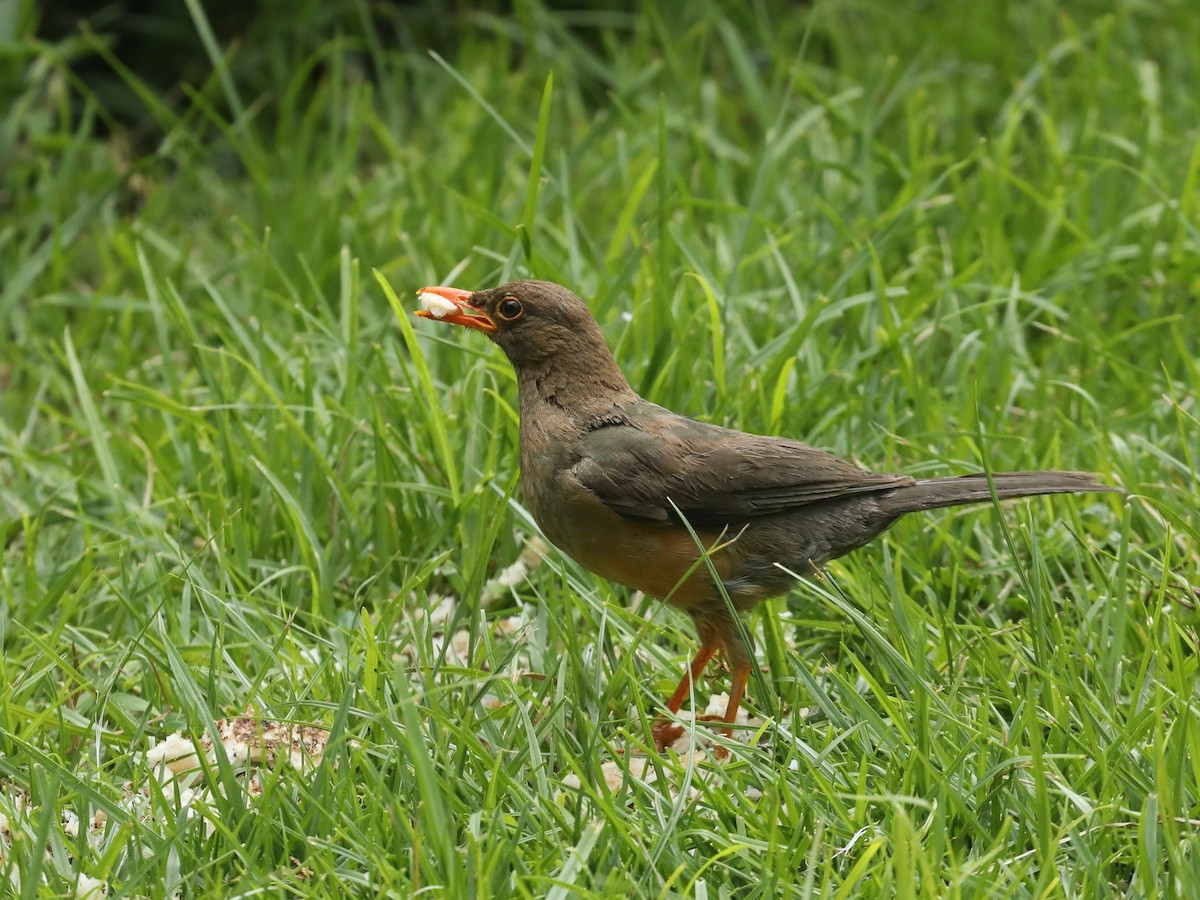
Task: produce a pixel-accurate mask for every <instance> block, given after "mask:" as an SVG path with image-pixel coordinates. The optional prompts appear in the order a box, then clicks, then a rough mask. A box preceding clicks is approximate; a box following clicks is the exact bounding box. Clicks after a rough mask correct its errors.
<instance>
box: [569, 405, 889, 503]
mask: <svg viewBox="0 0 1200 900" xmlns="http://www.w3.org/2000/svg"><path fill="white" fill-rule="evenodd" d="M646 406H647V407H650V404H646ZM578 451H579V454H578V456H577V458H576V462H575V463H574V465H573V466H572V470H571V471H572V474H573V476H574V477H575V478H576V479H577V480H578V481H579V482H580V484H582V485H583V486H584V487H585V488H587V489H588V490H589V491H591V492H592V493H594V494H595V495H596V496H597V497H598V498H599V499H600V500H601V501H602V502H603V503H604V504H605V505H606V506H608V507H609V508H610V509H612V510H613V511H614V512H618V513H620V514H621V515H624V516H630V517H633V518H638V519H646V520H650V521H658V522H669V521H674V520H677V519H678V518H679V513H682V514H683V516H684V517H685V518H686V519H687V520H688V521H689V522H690V523H692V524H693V525H726V524H729V523H731V522H739V521H746V520H749V519H753V518H757V517H759V516H768V515H772V514H774V513H781V512H786V511H788V510H791V509H795V508H797V507H802V506H807V505H809V504H813V503H820V502H822V501H826V500H833V499H837V498H839V497H845V496H848V495H852V494H862V493H871V492H877V491H886V490H890V489H893V488H898V487H903V486H904V485H907V484H912V483H913V479H911V478H909V477H908V476H904V475H880V474H877V473H874V472H868V471H867V470H865V469H861V468H859V467H858V466H856V465H854V464H852V463H849V462H846V461H845V460H843V459H840V458H838V457H836V456H833V455H832V454H829V453H825V452H824V451H822V450H818V449H817V448H815V447H810V446H809V445H807V444H802V443H800V442H799V441H790V440H786V439H783V438H772V437H764V436H762V435H754V434H745V433H743V432H739V431H731V430H729V429H725V428H720V427H718V426H715V425H707V424H705V423H703V422H696V421H694V420H692V419H686V418H684V417H682V416H677V415H675V414H674V413H670V412H669V411H667V410H663V409H661V407H650V409H649V410H642V411H640V412H639V413H638V414H637V415H635V416H629V417H627V418H626V419H625V420H624V421H621V422H617V423H614V424H609V423H606V424H605V425H604V426H603V427H599V428H595V429H593V430H591V431H588V432H586V433H585V434H584V435H583V437H582V439H581V441H580V444H579V447H578ZM677 509H678V512H676V510H677Z"/></svg>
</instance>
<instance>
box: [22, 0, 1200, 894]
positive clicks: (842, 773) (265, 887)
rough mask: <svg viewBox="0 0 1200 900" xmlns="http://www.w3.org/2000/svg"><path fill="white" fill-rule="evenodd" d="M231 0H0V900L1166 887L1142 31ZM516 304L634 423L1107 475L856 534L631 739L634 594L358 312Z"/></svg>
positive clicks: (498, 404)
mask: <svg viewBox="0 0 1200 900" xmlns="http://www.w3.org/2000/svg"><path fill="white" fill-rule="evenodd" d="M266 6H267V7H269V8H268V9H266V10H265V11H262V12H260V13H258V14H257V15H256V16H254V17H248V18H247V21H246V22H245V24H244V25H243V26H242V27H240V28H239V29H238V30H236V32H233V33H230V32H229V31H227V30H223V29H222V28H220V27H218V26H219V22H218V20H217V18H216V17H215V15H212V14H210V13H211V12H212V11H210V10H207V9H206V7H205V4H204V3H203V2H202V0H187V2H186V3H184V4H179V5H178V7H179V9H178V11H177V14H176V15H173V16H168V14H167V13H166V12H161V13H160V14H159V15H161V21H160V20H158V19H156V18H155V14H148V15H149V19H142V20H138V21H137V22H134V20H133V19H129V20H128V21H124V22H123V20H122V19H121V17H120V16H112V15H110V16H108V17H107V18H105V17H101V18H100V19H98V20H97V21H94V22H93V23H92V25H91V27H89V28H85V29H75V30H74V31H73V32H71V33H70V34H68V35H66V36H62V37H57V38H54V39H48V38H47V39H40V40H39V39H35V38H34V33H35V30H36V24H37V22H36V20H37V17H38V14H39V8H40V4H37V3H35V2H34V0H17V2H14V3H12V4H10V5H9V7H8V11H7V12H5V13H3V14H2V15H0V46H2V47H3V49H4V54H3V57H2V60H3V61H0V99H2V100H3V101H4V102H2V103H0V210H2V214H0V554H2V555H0V645H2V647H3V661H2V663H0V885H3V887H0V895H3V894H4V892H5V891H6V890H9V888H10V886H11V890H10V893H11V895H12V896H14V897H23V898H32V897H49V896H63V895H66V896H88V895H89V891H90V892H91V893H90V896H93V897H98V896H100V892H106V893H107V896H109V897H123V896H134V897H155V898H157V897H173V896H183V897H217V896H258V895H262V896H281V897H328V896H343V895H345V896H369V897H375V896H398V897H403V896H411V895H414V894H416V893H417V892H420V893H421V895H422V896H438V897H451V898H459V897H480V898H485V897H507V896H519V897H520V896H523V897H554V898H567V897H609V896H646V897H675V896H680V897H685V896H686V897H700V898H718V897H730V898H733V897H737V898H746V897H773V896H820V897H839V898H841V897H883V898H891V897H972V898H973V897H1038V898H1060V897H1061V898H1074V897H1108V896H1128V897H1180V896H1200V837H1198V836H1197V833H1198V828H1200V718H1198V716H1197V712H1198V705H1200V702H1198V700H1200V698H1198V695H1197V627H1196V626H1197V622H1198V621H1200V616H1198V615H1197V613H1196V605H1197V604H1200V482H1198V481H1197V474H1198V466H1200V420H1198V418H1200V401H1198V399H1197V398H1198V395H1200V185H1198V181H1200V91H1198V90H1197V89H1196V85H1197V84H1200V17H1198V16H1196V15H1195V11H1194V9H1193V8H1192V4H1191V3H1189V2H1184V0H1176V2H1171V0H1164V2H1160V3H1122V4H1116V5H1114V6H1112V8H1108V7H1107V6H1106V5H1104V4H1097V3H1092V2H1086V0H1078V2H1073V3H1066V4H1059V3H1050V2H1042V0H1030V2H1027V3H1014V4H1006V3H988V2H984V3H976V4H971V5H970V6H969V11H968V9H967V7H965V6H963V5H961V4H952V3H947V2H930V3H891V2H885V0H859V2H842V0H829V2H825V0H818V2H814V3H810V4H794V3H783V2H778V3H775V2H767V0H762V2H755V3H747V4H721V3H713V2H696V3H690V4H676V3H649V4H645V5H643V6H642V7H641V8H640V11H639V12H637V13H632V12H628V11H622V10H621V9H620V8H618V7H619V6H620V5H619V4H615V3H614V4H609V5H606V6H607V7H610V8H604V9H601V8H595V9H592V10H590V11H581V9H580V8H581V7H584V6H585V4H579V5H577V6H576V7H573V8H572V9H571V10H569V11H567V10H559V11H554V10H550V9H547V8H546V7H545V6H543V5H542V4H541V3H540V2H539V0H523V2H520V3H517V4H515V7H516V9H515V11H510V12H506V13H503V14H501V13H499V12H488V11H485V8H490V7H493V6H495V7H497V8H498V7H499V6H500V5H499V4H483V5H481V7H480V8H477V9H476V10H474V11H472V10H470V9H468V8H467V7H468V6H469V5H468V4H457V5H456V7H457V8H456V11H454V12H450V11H443V10H442V8H441V5H440V4H432V3H430V4H420V3H414V4H388V3H383V2H378V3H371V2H369V0H339V2H334V3H318V2H316V0H305V2H300V3H296V4H266ZM164 9H165V7H164ZM139 23H140V27H147V28H148V30H149V32H150V33H152V34H155V35H157V37H156V40H160V41H161V42H162V44H163V45H164V46H165V47H168V48H169V46H174V45H173V44H170V42H169V41H168V40H167V38H169V37H170V38H175V39H177V40H178V41H180V42H182V43H190V44H191V45H194V47H195V48H197V50H196V54H195V55H193V56H191V57H189V62H188V65H187V66H186V67H185V66H184V65H183V64H182V59H181V61H180V66H179V69H180V71H178V72H174V71H172V80H171V82H170V84H167V85H166V86H164V85H163V84H161V83H159V82H157V81H155V80H153V79H151V78H149V77H148V76H147V75H146V74H145V71H144V70H143V69H142V68H141V67H140V65H139V64H140V63H141V62H142V60H139V59H137V58H133V57H132V56H123V55H122V54H123V51H122V46H123V45H122V43H121V42H119V41H114V40H112V39H111V38H112V36H113V35H114V34H116V33H117V32H118V31H119V30H120V29H121V28H122V27H123V25H125V26H128V27H134V26H135V25H139ZM147 23H148V24H147ZM155 28H158V29H159V30H158V31H155ZM172 29H173V30H172ZM167 59H168V62H167V65H168V70H169V71H170V60H169V56H168V57H167ZM84 64H87V68H83V66H84ZM159 65H160V66H161V65H163V63H162V61H161V60H160V62H159ZM185 68H186V72H185V71H184V69H185ZM159 71H161V69H160V70H159ZM81 73H82V74H81ZM184 76H186V77H187V79H188V81H187V82H186V83H185V84H183V85H178V84H176V82H177V81H178V79H179V78H181V77H184ZM527 276H529V277H538V278H545V279H550V280H554V281H558V282H560V283H563V284H565V285H568V286H570V287H571V288H572V289H574V290H575V291H577V292H578V293H579V294H580V295H581V296H583V297H585V298H586V299H587V300H588V302H589V305H590V307H591V309H592V310H593V312H594V313H595V315H596V317H597V319H598V321H599V322H600V323H601V326H602V328H603V329H604V331H605V334H606V335H607V337H608V340H609V343H610V346H611V347H612V348H613V351H614V353H615V355H616V357H617V359H618V361H619V362H620V364H621V365H622V367H623V369H624V371H625V373H626V374H627V376H628V378H629V380H630V383H631V384H632V385H633V386H634V388H635V389H636V390H637V391H639V393H641V394H642V395H643V396H645V397H647V398H648V399H650V400H653V401H654V402H656V403H660V404H662V405H664V406H668V407H670V408H672V409H675V410H678V411H680V412H684V413H686V414H688V415H692V416H694V417H697V418H701V419H704V420H706V421H710V422H714V423H718V424H722V425H730V426H736V427H738V428H741V429H744V430H748V431H756V432H761V433H770V434H784V435H788V436H791V437H796V438H801V439H803V440H806V441H808V442H810V443H813V444H816V445H818V446H820V447H822V448H825V449H828V450H831V451H833V452H836V453H838V454H840V455H843V456H846V457H849V458H851V459H854V460H855V461H857V462H859V463H861V464H863V465H866V466H868V467H870V468H873V469H875V470H879V471H895V472H904V473H908V474H912V475H916V476H922V477H930V476H935V475H952V474H963V473H969V472H975V471H980V470H984V469H986V470H992V471H1002V470H1007V469H1036V468H1067V469H1082V470H1087V471H1094V472H1096V473H1098V474H1099V476H1100V477H1101V478H1102V479H1103V480H1104V481H1106V482H1108V483H1110V484H1112V485H1115V486H1119V487H1120V488H1121V489H1122V491H1123V493H1120V494H1103V495H1078V496H1065V497H1053V498H1038V499H1035V500H1027V501H1019V502H1015V503H1005V504H1003V505H990V506H989V505H986V504H985V505H982V506H979V507H973V508H963V509H957V510H950V511H940V512H936V513H930V514H927V515H924V516H910V517H908V518H906V519H905V520H904V521H902V522H901V523H900V524H898V525H897V526H896V527H894V528H893V529H892V530H891V531H889V532H888V533H887V534H886V535H885V536H884V537H883V538H881V539H880V540H878V541H876V542H874V543H873V544H871V545H869V546H868V547H866V548H864V549H862V550H859V551H857V552H855V553H854V554H852V555H850V556H847V557H845V558H843V559H841V560H838V561H836V562H834V563H833V564H831V565H830V566H829V567H828V569H827V571H826V573H825V575H824V577H823V578H820V579H818V580H814V581H810V582H803V583H800V582H798V583H797V585H796V587H795V588H794V589H793V590H792V591H791V592H789V594H788V595H787V596H785V597H782V598H778V599H776V600H772V601H770V602H768V603H765V604H763V605H762V606H761V607H760V609H759V612H758V613H756V614H755V615H754V616H753V617H751V618H750V619H749V620H748V623H747V624H748V628H749V629H750V630H751V632H753V634H754V635H755V636H756V644H757V658H758V662H759V663H760V664H761V665H760V666H759V667H758V669H757V670H756V672H755V674H754V677H753V678H752V680H751V685H750V690H749V700H748V707H749V712H750V714H751V716H752V725H751V727H748V728H746V729H743V730H742V731H741V732H739V735H738V737H739V738H740V740H737V741H733V742H731V743H730V745H729V756H728V758H727V759H725V760H719V759H717V758H716V756H715V754H714V753H713V752H711V750H710V751H709V752H703V753H694V754H683V755H679V754H677V753H675V752H674V751H667V752H665V753H662V754H659V753H656V752H654V751H653V749H652V742H651V741H650V731H649V729H650V725H651V724H652V722H653V721H654V718H655V716H656V715H658V714H659V712H660V710H661V704H662V702H663V699H664V698H665V696H666V695H667V694H668V693H669V692H670V690H671V688H672V687H673V686H674V684H675V682H676V681H677V680H678V678H679V675H680V673H681V672H682V669H683V666H684V664H685V662H686V660H687V659H688V657H689V655H690V654H691V652H693V650H694V648H695V638H694V635H693V634H692V633H691V630H690V625H689V624H688V622H687V621H686V620H685V619H683V618H682V617H680V616H679V615H678V614H676V613H675V612H673V611H672V610H670V609H668V608H665V607H662V606H660V605H659V604H657V603H656V602H654V601H652V600H649V599H646V598H642V597H639V596H630V594H629V592H628V591H626V590H625V589H623V588H620V587H617V586H614V585H612V584H609V583H608V582H606V581H604V580H603V579H600V578H598V577H596V576H593V575H591V574H590V573H588V572H586V571H585V570H583V569H581V568H579V567H578V566H576V565H575V564H574V563H573V562H571V561H570V560H569V559H567V558H566V557H564V556H563V555H562V554H560V553H558V552H557V551H555V550H554V549H553V548H551V547H548V546H547V545H545V544H544V543H542V542H541V541H540V540H539V538H538V536H537V535H538V532H537V529H536V526H535V525H534V524H533V522H532V520H531V519H530V517H529V515H528V514H527V512H526V511H525V510H524V507H523V505H522V493H521V489H520V486H519V479H518V471H517V452H516V451H517V447H516V434H517V409H516V386H515V381H514V377H513V374H512V370H511V368H510V366H509V365H508V363H507V361H506V360H505V359H504V357H503V355H502V354H501V353H500V351H499V350H497V349H496V348H495V347H493V346H491V345H490V344H489V343H488V341H487V340H485V339H484V338H483V337H482V336H481V335H479V334H477V333H473V332H467V331H465V330H463V329H451V328H447V327H444V326H442V325H439V324H437V323H435V322H429V321H423V320H419V319H415V318H413V317H412V315H411V313H412V311H413V310H414V309H415V308H416V297H415V296H414V293H413V292H414V291H415V290H416V289H417V288H419V287H421V286H423V285H427V284H453V285H456V286H459V287H464V288H471V289H474V288H482V287H490V286H493V285H496V284H499V283H501V282H503V281H506V280H509V279H511V278H516V277H527ZM728 685H729V674H728V672H727V671H724V670H723V668H722V667H721V666H714V667H712V668H711V670H710V672H709V673H707V675H706V676H705V678H703V679H702V680H701V682H700V683H699V684H698V685H697V689H696V693H697V696H696V698H695V700H696V704H697V705H698V706H701V707H703V706H704V705H706V704H707V702H708V699H709V697H711V696H713V695H719V694H720V693H721V692H722V691H724V690H727V689H728ZM718 700H719V698H718ZM235 732H237V734H235ZM177 770H178V771H177Z"/></svg>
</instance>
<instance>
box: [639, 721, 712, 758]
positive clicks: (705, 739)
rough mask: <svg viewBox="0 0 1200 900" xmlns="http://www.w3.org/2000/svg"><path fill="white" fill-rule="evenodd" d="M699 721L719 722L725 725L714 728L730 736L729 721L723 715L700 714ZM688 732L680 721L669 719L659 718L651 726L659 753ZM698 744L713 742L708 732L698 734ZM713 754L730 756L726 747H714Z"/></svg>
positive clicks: (651, 734)
mask: <svg viewBox="0 0 1200 900" xmlns="http://www.w3.org/2000/svg"><path fill="white" fill-rule="evenodd" d="M696 722H697V723H701V722H703V723H706V724H707V723H718V724H720V725H722V726H724V727H721V728H716V729H714V730H715V731H716V732H717V733H718V734H721V735H724V736H725V737H730V736H731V734H732V732H731V731H730V728H729V725H728V723H727V722H726V721H725V718H724V717H723V716H699V717H697V719H696ZM686 733H687V729H686V728H685V726H684V725H682V724H680V723H679V722H673V721H670V720H668V719H659V720H658V721H657V722H655V723H654V724H653V725H652V726H650V736H651V737H652V738H654V747H655V749H656V750H658V752H659V753H662V752H663V751H664V750H666V749H667V748H668V747H672V746H674V745H675V742H676V741H678V740H679V739H680V738H682V737H683V736H684V735H685V734H686ZM696 738H697V741H696V742H697V744H699V745H701V746H705V745H708V744H711V743H712V740H711V738H709V736H708V735H707V734H706V733H703V732H701V733H698V734H697V735H696ZM713 755H714V756H716V758H717V759H726V758H727V757H728V756H729V751H728V750H727V749H726V748H724V747H714V748H713Z"/></svg>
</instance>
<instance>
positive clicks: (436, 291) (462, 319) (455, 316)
mask: <svg viewBox="0 0 1200 900" xmlns="http://www.w3.org/2000/svg"><path fill="white" fill-rule="evenodd" d="M426 294H429V295H432V296H430V297H426V296H425V295H426ZM417 296H419V297H421V303H422V308H421V309H418V310H417V313H416V314H417V315H418V316H420V317H421V318H422V319H437V320H438V321H441V322H449V323H450V324H451V325H465V326H466V327H467V328H474V329H475V330H476V331H482V332H483V333H484V334H491V333H492V332H494V331H495V330H496V323H495V322H493V321H492V318H491V316H489V315H488V314H487V313H486V312H484V311H483V310H482V309H480V308H479V307H478V306H472V305H471V297H472V296H473V294H472V292H471V291H460V290H459V289H458V288H452V287H423V288H421V289H420V290H419V291H417ZM438 298H440V301H439V300H438ZM447 300H448V301H449V304H447V303H445V302H441V301H447Z"/></svg>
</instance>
